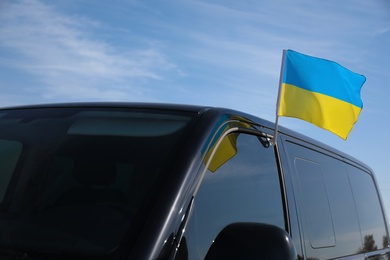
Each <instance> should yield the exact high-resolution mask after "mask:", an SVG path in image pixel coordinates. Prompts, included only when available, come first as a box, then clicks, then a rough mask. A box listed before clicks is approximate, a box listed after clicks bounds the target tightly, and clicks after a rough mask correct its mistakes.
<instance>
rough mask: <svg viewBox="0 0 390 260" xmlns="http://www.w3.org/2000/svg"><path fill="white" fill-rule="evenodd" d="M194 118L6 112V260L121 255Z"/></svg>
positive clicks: (0, 159)
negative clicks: (8, 259) (13, 259)
mask: <svg viewBox="0 0 390 260" xmlns="http://www.w3.org/2000/svg"><path fill="white" fill-rule="evenodd" d="M190 119H191V118H190V116H189V115H187V114H177V113H166V112H165V113H164V112H161V111H145V110H136V111H131V110H130V111H129V110H124V109H122V110H119V109H104V110H103V109H102V108H100V109H99V108H95V109H90V108H89V109H86V108H83V109H81V108H50V109H47V108H46V109H40V108H39V109H38V108H36V109H25V110H2V111H0V255H2V254H3V252H5V253H7V254H10V255H13V256H23V257H25V258H23V259H29V258H26V257H28V256H31V257H32V259H41V258H42V259H57V258H61V256H68V257H69V256H72V257H73V258H74V257H77V256H80V258H81V259H86V258H90V257H95V258H97V259H114V258H115V259H116V256H119V255H121V254H122V253H123V252H124V251H126V248H127V250H128V248H129V247H130V246H129V244H130V243H131V241H132V240H134V238H135V236H136V235H137V230H139V228H140V226H141V224H142V223H141V222H142V220H144V219H145V218H146V217H145V216H146V214H147V211H148V208H149V207H150V205H151V203H152V202H153V200H154V199H155V197H156V196H158V195H159V194H158V192H159V186H161V185H162V183H163V180H164V178H165V173H164V170H165V169H167V167H168V166H169V164H170V161H171V160H172V159H173V157H174V154H175V151H177V150H178V144H179V143H182V142H180V139H181V138H183V135H184V134H185V133H186V130H185V129H186V127H187V128H188V124H189V121H190ZM125 243H126V248H124V247H123V246H122V244H125ZM45 257H46V258H45Z"/></svg>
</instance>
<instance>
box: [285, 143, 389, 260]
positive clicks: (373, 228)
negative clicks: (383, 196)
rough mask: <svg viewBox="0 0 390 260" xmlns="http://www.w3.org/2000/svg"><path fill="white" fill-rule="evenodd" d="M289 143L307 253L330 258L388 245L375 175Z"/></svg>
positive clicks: (321, 257)
mask: <svg viewBox="0 0 390 260" xmlns="http://www.w3.org/2000/svg"><path fill="white" fill-rule="evenodd" d="M287 147H288V150H289V154H290V158H291V159H292V160H293V163H294V165H295V170H296V177H297V181H298V183H299V185H298V187H299V188H298V190H299V192H300V196H299V201H300V207H299V208H300V213H301V222H302V224H303V229H304V232H305V233H306V234H307V235H305V236H304V238H305V240H304V242H305V250H306V254H307V257H308V258H311V259H330V258H337V257H343V256H349V255H356V254H362V253H364V252H368V251H374V250H377V249H382V248H384V247H387V236H386V227H385V223H384V218H383V211H382V208H381V205H380V201H379V197H378V194H377V190H376V188H375V185H374V182H373V179H372V177H371V175H370V174H369V173H367V172H365V171H363V170H361V169H359V168H356V167H353V166H351V165H349V164H347V163H345V162H343V161H342V160H340V159H338V158H336V157H333V156H330V155H327V154H325V153H321V152H318V151H315V150H312V149H310V148H307V147H303V146H300V145H296V144H293V143H290V142H288V143H287ZM383 241H384V242H383ZM384 244H385V245H386V246H384Z"/></svg>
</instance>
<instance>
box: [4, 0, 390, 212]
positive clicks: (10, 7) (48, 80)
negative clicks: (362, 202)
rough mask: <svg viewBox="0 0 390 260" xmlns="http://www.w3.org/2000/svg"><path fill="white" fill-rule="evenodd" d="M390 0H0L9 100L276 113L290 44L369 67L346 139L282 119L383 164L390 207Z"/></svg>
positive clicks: (355, 67)
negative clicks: (285, 52)
mask: <svg viewBox="0 0 390 260" xmlns="http://www.w3.org/2000/svg"><path fill="white" fill-rule="evenodd" d="M389 46H390V1H388V0H371V1H367V0H343V1H340V0H327V1H323V0H295V1H288V0H273V1H265V0H240V1H236V0H161V1H156V0H154V1H153V0H117V1H111V0H99V1H94V0H67V1H52V0H50V1H49V0H12V1H11V0H0V107H8V106H15V105H25V104H38V103H57V102H79V101H129V102H162V103H179V104H196V105H207V106H219V107H227V108H233V109H237V110H241V111H243V112H246V113H250V114H254V115H257V116H259V117H262V118H264V119H267V120H270V121H275V107H276V99H277V94H278V84H279V75H280V66H281V59H282V51H283V49H292V50H295V51H298V52H301V53H305V54H307V55H311V56H315V57H320V58H325V59H328V60H332V61H336V62H338V63H339V64H341V65H343V66H345V67H347V68H348V69H350V70H352V71H354V72H356V73H359V74H363V75H364V76H365V77H366V78H367V81H366V83H365V84H364V86H363V88H362V91H361V97H362V100H363V110H362V112H361V114H360V117H359V120H358V122H357V123H356V124H355V126H354V128H353V130H352V131H351V133H350V135H349V137H348V139H347V141H344V140H342V139H341V138H339V137H337V136H336V135H334V134H332V133H330V132H328V131H325V130H323V129H320V128H317V127H315V126H313V125H311V124H309V123H307V122H304V121H301V120H297V119H292V118H286V117H282V118H280V119H279V124H280V125H283V126H286V127H289V128H291V129H293V130H295V131H298V132H300V133H303V134H305V135H307V136H310V137H312V138H315V139H317V140H319V141H321V142H323V143H326V144H328V145H330V146H333V147H335V148H336V149H338V150H341V151H343V152H346V153H348V154H350V155H352V156H354V157H355V158H357V159H359V160H361V161H363V162H364V163H366V164H367V165H368V166H370V167H371V168H372V169H373V170H374V172H375V173H376V179H377V181H378V183H379V188H380V190H381V194H382V198H383V200H384V204H385V208H386V209H387V212H388V213H387V215H388V217H390V172H389V170H390V137H389V135H388V134H387V132H388V131H389V129H390V122H389V115H390V106H388V105H387V102H389V97H390V86H389V83H388V82H389V81H388V79H387V78H388V77H389V76H390V53H389Z"/></svg>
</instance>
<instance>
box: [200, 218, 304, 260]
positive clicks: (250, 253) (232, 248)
mask: <svg viewBox="0 0 390 260" xmlns="http://www.w3.org/2000/svg"><path fill="white" fill-rule="evenodd" d="M205 259H206V260H212V259H267V260H279V259H280V260H296V259H297V253H296V250H295V247H294V245H293V243H292V240H291V238H290V235H289V234H288V233H287V232H286V231H284V230H283V229H281V228H279V227H276V226H273V225H267V224H260V223H233V224H230V225H228V226H226V227H225V228H224V229H223V230H222V231H221V232H220V233H219V234H218V236H217V238H216V239H215V240H214V243H213V244H212V245H211V247H210V249H209V251H208V252H207V255H206V258H205Z"/></svg>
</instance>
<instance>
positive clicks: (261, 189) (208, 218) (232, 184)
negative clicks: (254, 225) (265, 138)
mask: <svg viewBox="0 0 390 260" xmlns="http://www.w3.org/2000/svg"><path fill="white" fill-rule="evenodd" d="M226 140H229V141H228V142H226V143H225V144H227V143H230V144H233V145H232V147H233V148H234V149H230V148H228V147H227V146H225V145H223V146H221V148H220V151H219V152H217V153H216V156H215V157H214V161H215V160H217V161H218V163H217V165H218V167H212V169H213V170H215V172H212V171H207V172H206V175H205V177H204V180H203V182H202V184H201V186H200V189H199V191H198V194H197V196H196V198H195V208H194V211H193V213H192V216H191V219H190V220H189V223H188V226H187V229H186V233H185V236H186V241H187V245H186V246H187V248H188V255H189V259H203V258H204V257H205V255H206V253H207V251H208V249H209V248H210V246H211V244H212V243H213V240H214V239H215V238H216V237H217V235H218V233H219V232H220V231H221V230H222V229H223V228H224V227H225V226H227V225H229V224H230V223H234V222H258V223H267V224H273V225H276V226H279V227H280V228H282V229H284V226H285V225H284V217H283V204H282V200H281V191H280V185H279V178H278V172H277V167H276V162H275V156H274V151H273V148H272V147H268V148H265V147H264V146H263V145H262V144H261V142H260V141H259V139H258V137H256V136H252V135H246V134H231V135H230V136H228V137H226ZM229 150H230V151H229ZM233 150H235V151H233ZM232 151H233V152H232ZM222 154H227V155H228V156H222ZM221 158H224V159H221ZM221 162H222V163H221Z"/></svg>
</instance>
